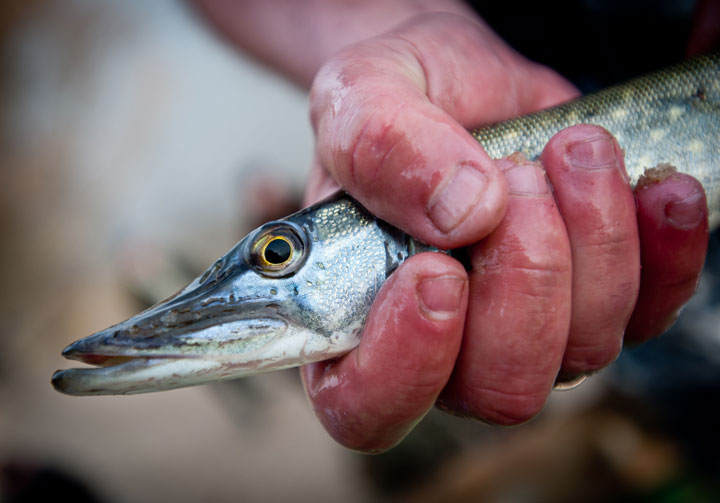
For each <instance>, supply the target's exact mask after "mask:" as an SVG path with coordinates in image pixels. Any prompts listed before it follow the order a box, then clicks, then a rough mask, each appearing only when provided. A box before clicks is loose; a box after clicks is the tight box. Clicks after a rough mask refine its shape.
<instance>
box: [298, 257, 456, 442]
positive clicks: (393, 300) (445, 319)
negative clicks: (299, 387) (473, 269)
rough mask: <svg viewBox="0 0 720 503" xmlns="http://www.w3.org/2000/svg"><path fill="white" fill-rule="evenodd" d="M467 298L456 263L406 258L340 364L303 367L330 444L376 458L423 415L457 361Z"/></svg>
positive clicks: (307, 386)
mask: <svg viewBox="0 0 720 503" xmlns="http://www.w3.org/2000/svg"><path fill="white" fill-rule="evenodd" d="M467 292H468V285H467V275H466V273H465V270H464V269H463V268H462V266H461V265H460V264H459V263H458V262H456V261H455V260H453V259H451V258H450V257H448V256H446V255H443V254H439V253H424V254H420V255H417V256H415V257H412V258H411V259H409V260H408V261H407V262H406V263H405V264H403V265H402V266H401V267H400V268H399V269H398V270H397V271H395V272H394V273H393V275H392V276H390V278H389V279H388V281H387V282H386V283H385V284H384V285H383V287H382V288H381V290H380V293H379V294H378V296H377V298H376V300H375V303H374V304H373V307H372V309H371V311H370V314H369V317H368V320H367V323H366V326H365V331H364V333H363V337H362V342H361V343H360V345H359V346H358V347H357V348H356V349H355V350H353V351H352V352H350V353H349V354H347V355H345V356H344V357H343V358H341V359H339V360H336V361H332V362H322V363H318V364H313V365H308V366H306V367H303V369H302V374H303V380H304V383H305V387H306V390H307V393H308V396H309V398H310V400H311V401H312V404H313V407H314V409H315V413H316V414H317V416H318V418H319V419H320V421H321V422H322V424H323V425H324V426H325V428H326V429H327V430H328V432H329V433H330V434H331V435H332V436H333V438H335V440H337V441H338V442H339V443H340V444H342V445H344V446H346V447H349V448H351V449H356V450H359V451H365V452H380V451H383V450H386V449H389V448H390V447H392V446H394V445H395V444H397V443H398V442H399V441H400V440H401V439H402V438H403V437H404V436H405V435H407V433H408V432H409V431H410V430H411V429H412V427H413V426H414V425H415V424H416V423H417V422H418V421H419V420H420V418H422V416H424V415H425V413H426V412H427V411H428V410H429V409H430V408H431V407H432V406H433V404H434V402H435V399H436V398H437V396H438V394H439V393H440V390H442V388H443V386H445V384H446V383H447V380H448V378H449V376H450V372H451V370H452V367H453V364H454V362H455V359H456V357H457V353H458V350H459V347H460V340H461V336H462V330H463V323H464V319H465V312H466V307H467V295H468V293H467Z"/></svg>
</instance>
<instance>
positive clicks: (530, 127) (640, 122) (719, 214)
mask: <svg viewBox="0 0 720 503" xmlns="http://www.w3.org/2000/svg"><path fill="white" fill-rule="evenodd" d="M580 123H586V124H596V125H599V126H602V127H604V128H606V129H607V130H608V131H610V132H611V133H612V134H613V135H615V137H616V138H617V140H618V142H619V143H620V146H621V147H622V148H623V149H624V151H625V165H626V167H627V170H628V173H629V175H630V178H631V180H632V182H633V183H635V182H637V179H638V177H639V176H640V175H641V174H642V173H643V171H644V170H645V169H646V168H651V167H655V166H657V165H658V164H660V163H669V164H672V165H673V166H675V167H676V168H677V169H678V170H679V171H682V172H685V173H689V174H691V175H693V176H694V177H695V178H697V179H698V180H700V182H701V183H702V184H703V186H704V187H705V191H706V193H707V198H708V207H709V209H710V222H711V225H713V227H714V226H716V225H717V224H718V223H720V166H719V165H718V154H720V53H711V54H707V55H704V56H700V57H697V58H694V59H691V60H688V61H685V62H683V63H680V64H678V65H675V66H672V67H669V68H666V69H664V70H661V71H658V72H655V73H652V74H649V75H646V76H643V77H639V78H636V79H634V80H631V81H629V82H627V83H625V84H620V85H617V86H614V87H610V88H607V89H605V90H603V91H600V92H598V93H595V94H591V95H588V96H585V97H583V98H580V99H578V100H575V101H572V102H569V103H566V104H563V105H560V106H557V107H554V108H551V109H547V110H543V111H541V112H537V113H534V114H530V115H526V116H523V117H519V118H517V119H513V120H510V121H506V122H502V123H499V124H496V125H491V126H487V127H483V128H480V129H477V130H475V131H473V136H475V138H476V139H477V140H478V141H479V142H480V143H481V144H482V145H483V147H484V148H485V150H487V152H488V153H489V154H490V156H492V157H502V156H506V155H509V154H511V153H513V152H522V153H523V154H525V155H526V156H527V157H528V158H529V159H535V158H537V157H538V156H539V155H540V154H541V152H542V149H543V147H544V146H545V144H546V143H547V141H548V140H549V139H550V137H551V136H552V135H553V134H555V133H556V132H557V131H559V130H560V129H562V128H565V127H568V126H571V125H573V124H580Z"/></svg>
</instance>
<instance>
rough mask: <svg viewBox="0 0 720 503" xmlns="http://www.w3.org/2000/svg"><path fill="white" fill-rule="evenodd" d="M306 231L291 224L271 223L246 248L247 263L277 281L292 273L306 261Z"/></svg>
mask: <svg viewBox="0 0 720 503" xmlns="http://www.w3.org/2000/svg"><path fill="white" fill-rule="evenodd" d="M307 252H308V241H307V238H306V235H305V232H304V231H303V230H302V229H301V228H300V227H298V226H297V225H295V224H292V223H290V222H270V223H269V224H265V225H263V226H262V227H260V228H259V229H258V230H257V231H255V234H254V235H253V237H252V239H251V240H250V242H249V245H248V248H247V249H246V260H247V262H248V263H249V264H250V265H251V266H252V267H253V268H254V269H255V270H256V271H257V272H259V273H260V274H262V275H263V276H269V277H271V278H280V277H284V276H289V275H291V274H293V273H294V272H295V271H297V269H298V268H299V267H300V266H301V265H302V264H303V262H304V261H305V257H306V256H307Z"/></svg>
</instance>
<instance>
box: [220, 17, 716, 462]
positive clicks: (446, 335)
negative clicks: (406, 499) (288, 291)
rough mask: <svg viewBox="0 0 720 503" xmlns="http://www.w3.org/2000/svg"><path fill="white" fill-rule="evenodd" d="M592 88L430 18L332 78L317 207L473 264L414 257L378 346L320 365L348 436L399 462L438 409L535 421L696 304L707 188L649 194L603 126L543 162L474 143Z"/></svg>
mask: <svg viewBox="0 0 720 503" xmlns="http://www.w3.org/2000/svg"><path fill="white" fill-rule="evenodd" d="M220 24H221V25H222V23H220ZM226 29H227V27H226ZM577 94H578V93H577V91H576V90H575V89H574V88H573V86H572V85H570V84H569V83H568V82H566V81H565V80H563V79H562V78H561V77H560V76H558V75H557V74H555V73H554V72H552V71H551V70H549V69H547V68H545V67H542V66H539V65H536V64H534V63H531V62H529V61H527V60H525V59H524V58H523V57H522V56H520V55H518V54H517V53H515V52H514V51H512V50H511V49H510V48H509V47H508V46H507V45H505V44H504V43H503V42H502V41H501V40H500V39H499V38H498V37H497V36H496V35H495V34H494V33H492V31H491V30H490V29H489V28H488V27H487V26H486V25H484V24H483V23H482V22H481V21H479V20H477V19H476V18H472V17H470V16H468V15H460V16H458V15H448V14H432V15H425V16H420V17H415V18H413V19H411V20H410V21H409V22H407V23H405V24H402V25H401V26H399V27H398V28H396V29H394V30H392V31H390V32H388V33H386V34H384V35H381V36H379V37H376V38H371V39H369V40H366V41H364V42H360V43H358V44H355V45H351V46H348V47H346V48H345V49H344V50H342V51H341V52H339V53H338V54H336V55H335V56H334V57H332V58H331V59H330V60H328V61H327V62H326V63H325V65H324V66H323V67H322V69H321V70H320V72H319V74H318V75H317V77H316V79H315V81H314V84H313V87H312V91H311V116H312V122H313V126H314V128H315V131H316V134H317V145H316V154H317V155H316V162H315V165H314V167H313V171H312V175H311V179H310V181H309V184H308V190H307V194H306V196H307V197H306V202H308V203H309V202H313V201H315V200H318V199H320V198H321V197H323V196H324V195H326V194H328V193H329V192H331V191H333V190H335V189H336V188H337V187H338V186H342V187H343V188H344V189H345V190H347V191H348V192H349V193H350V194H351V195H353V196H354V197H355V198H356V199H358V200H359V201H360V202H361V203H362V204H363V205H365V206H366V207H367V208H368V209H369V210H370V211H372V212H373V213H375V214H376V215H378V216H379V217H381V218H383V219H385V220H387V221H389V222H391V223H392V224H394V225H396V226H398V227H400V228H402V229H403V230H405V231H406V232H408V233H410V234H412V235H413V236H415V237H417V238H419V239H421V240H423V241H426V242H428V243H430V244H433V245H435V246H438V247H442V248H456V247H460V246H470V247H471V248H470V250H471V252H470V255H471V256H470V259H471V263H472V266H473V267H472V271H471V272H469V273H468V272H466V271H465V269H464V268H463V267H462V266H461V265H460V263H458V262H456V261H455V260H453V259H452V258H450V257H447V256H444V255H440V254H421V255H418V256H416V257H413V258H412V259H410V260H408V261H407V262H406V263H405V264H404V265H403V266H402V267H400V268H399V269H398V270H397V271H396V272H395V273H394V274H393V275H392V276H391V278H390V279H389V280H388V281H387V282H386V283H385V285H384V286H383V287H382V289H381V291H380V294H379V295H378V297H377V299H376V301H375V303H374V304H373V307H372V309H371V312H370V315H369V318H368V322H367V325H366V328H365V332H364V334H363V338H362V342H361V344H360V346H358V347H357V348H356V349H355V350H353V351H352V352H351V353H349V354H347V355H346V356H344V357H343V358H341V359H338V360H335V361H330V362H322V363H317V364H312V365H308V366H306V367H304V368H303V370H302V376H303V382H304V384H305V387H306V390H307V393H308V396H309V397H310V400H311V401H312V404H313V407H314V409H315V412H316V414H317V416H318V418H319V419H320V421H321V422H322V424H323V425H324V426H325V428H326V429H327V430H328V432H329V433H330V434H331V435H332V436H333V438H335V439H336V440H337V441H338V442H340V443H341V444H343V445H345V446H347V447H349V448H352V449H357V450H360V451H365V452H380V451H383V450H386V449H388V448H390V447H392V446H393V445H395V444H397V443H398V442H399V441H400V440H401V439H402V438H403V437H404V436H405V435H406V434H407V433H408V432H409V431H410V430H411V429H412V427H413V426H414V425H415V424H417V422H418V421H419V420H420V419H421V418H422V417H423V415H424V414H425V413H427V411H428V410H429V409H430V408H431V407H433V406H434V405H435V404H437V405H439V406H440V407H441V408H443V409H444V410H447V411H448V412H450V413H454V414H460V415H464V416H469V417H474V418H478V419H483V420H485V421H489V422H492V423H497V424H502V425H512V424H518V423H521V422H523V421H527V420H529V419H531V418H532V417H534V416H535V415H536V414H538V413H539V411H540V410H541V409H542V407H543V405H544V403H545V401H546V400H547V397H548V394H549V393H550V391H551V389H552V386H553V383H554V382H555V380H556V378H557V377H558V374H560V378H561V379H563V378H572V377H575V376H577V375H578V374H585V373H590V372H593V371H596V370H598V369H600V368H603V367H604V366H606V365H608V364H609V363H611V362H612V361H613V360H614V359H615V358H616V357H617V355H618V354H619V352H620V350H621V348H622V344H623V341H624V340H630V341H633V342H638V341H643V340H647V339H649V338H651V337H653V336H656V335H658V334H659V333H661V332H662V331H663V330H665V329H666V328H667V327H668V326H669V325H670V324H671V323H672V321H673V320H674V317H675V315H676V312H677V310H678V309H679V308H680V307H681V306H682V305H683V304H684V303H685V302H687V300H688V299H689V297H690V296H691V295H692V293H693V291H694V287H695V285H696V283H697V279H698V276H699V274H700V271H701V268H702V263H703V259H704V255H705V249H706V245H707V236H708V229H707V209H706V204H705V199H704V193H703V191H702V187H701V186H700V185H699V183H698V182H696V181H695V180H694V179H692V178H691V177H689V176H686V175H681V174H674V175H672V176H668V177H664V178H663V177H661V178H660V179H658V180H656V181H655V182H654V183H653V184H651V186H649V187H646V188H643V189H639V190H638V191H637V194H635V195H634V194H633V191H632V189H631V187H630V186H629V184H628V181H627V177H626V174H625V169H624V164H623V156H622V150H621V146H619V145H617V142H616V141H615V140H614V139H613V138H612V136H611V135H610V134H609V133H608V132H607V131H605V130H603V129H601V128H598V127H595V126H587V125H580V126H576V127H572V128H569V129H566V130H564V131H561V132H559V133H558V134H557V135H556V136H555V137H554V138H553V139H552V140H551V141H550V142H549V143H548V145H547V146H546V148H545V150H544V152H543V154H542V156H541V158H540V159H539V160H538V162H530V161H527V160H525V159H523V158H521V157H519V156H512V155H511V156H510V157H508V158H505V159H500V160H491V159H490V158H489V157H488V156H487V154H486V153H485V152H484V151H483V150H482V148H481V147H480V146H479V145H478V144H477V143H476V142H475V140H474V139H473V138H472V137H471V136H470V135H469V134H468V133H467V129H470V128H473V127H476V126H479V125H482V124H486V123H489V122H494V121H498V120H503V119H507V118H510V117H513V116H516V115H519V114H522V113H527V112H531V111H534V110H538V109H541V108H545V107H548V106H551V105H554V104H557V103H560V102H563V101H566V100H568V99H570V98H573V97H575V96H577ZM508 154H511V153H508ZM680 169H682V167H680ZM641 249H642V254H641ZM641 257H642V261H643V262H642V263H643V268H642V274H641V267H640V266H641ZM678 285H680V287H679V288H678V287H677V286H678ZM628 323H629V325H628ZM626 329H627V331H626Z"/></svg>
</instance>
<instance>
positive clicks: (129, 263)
mask: <svg viewBox="0 0 720 503" xmlns="http://www.w3.org/2000/svg"><path fill="white" fill-rule="evenodd" d="M494 3H496V2H489V4H494ZM489 16H490V14H489ZM307 115H308V110H307V97H306V95H305V93H304V92H302V91H300V90H298V89H296V88H294V87H292V86H291V85H290V84H287V83H286V82H285V81H283V80H282V79H280V78H279V77H277V76H275V75H274V74H272V73H271V72H269V71H268V70H266V69H264V68H262V67H260V66H258V65H257V64H256V63H254V62H253V61H250V60H248V59H246V58H245V57H243V56H242V55H241V54H238V53H237V52H236V51H234V50H232V49H231V48H229V47H227V46H226V45H225V44H224V43H223V42H221V41H220V40H219V39H218V37H217V36H216V35H215V34H214V33H212V31H211V30H210V29H209V28H208V26H207V25H205V24H204V22H203V20H202V19H200V18H199V17H198V16H197V15H196V14H195V13H194V12H193V11H192V10H191V9H190V8H189V7H188V6H187V5H186V4H184V3H181V2H172V1H157V2H143V1H141V0H126V1H120V0H115V1H106V2H97V1H89V0H87V1H59V0H32V1H25V2H19V1H17V2H13V1H11V2H4V3H3V4H2V7H0V278H1V279H2V281H1V283H0V285H1V286H0V501H9V502H10V501H35V500H37V499H39V498H41V497H49V496H54V497H58V496H60V495H66V496H68V497H73V498H74V499H75V500H77V501H100V502H120V501H158V500H162V501H208V502H212V501H238V500H242V501H288V500H292V501H348V502H354V501H378V500H380V501H563V500H564V501H576V500H579V499H580V500H584V501H603V500H606V499H608V498H612V499H616V500H618V499H620V500H622V499H633V500H644V501H700V500H712V499H716V500H717V499H718V498H720V490H719V489H718V488H719V486H720V478H719V476H718V474H719V473H720V471H719V466H718V465H719V463H718V457H717V454H716V453H717V452H718V447H720V445H718V444H720V440H719V439H718V427H719V426H720V423H718V421H717V419H716V418H717V415H716V414H715V412H716V409H717V405H716V404H718V403H720V402H719V401H718V399H720V370H719V369H720V347H719V346H720V333H719V330H718V327H719V326H720V279H719V278H720V257H718V253H717V249H718V247H717V242H718V239H717V236H716V235H715V236H713V237H712V241H713V242H714V243H715V245H714V251H713V252H712V253H711V256H710V258H709V262H708V266H707V267H706V270H707V272H706V275H705V276H704V278H703V281H702V283H701V285H700V289H699V293H698V295H697V296H696V297H695V299H694V300H693V303H692V304H691V305H690V306H689V307H688V308H687V309H686V312H685V315H684V316H683V318H682V319H681V321H680V322H679V323H678V324H677V325H676V327H675V329H674V330H673V333H671V334H668V335H666V336H664V337H663V338H661V339H660V340H658V341H656V342H654V343H652V344H648V345H645V346H643V347H641V348H638V349H635V350H631V351H628V352H626V354H624V356H623V357H622V358H621V359H620V361H619V362H617V363H616V364H615V365H614V366H613V367H611V368H610V369H609V370H608V371H605V372H603V373H601V374H600V375H597V376H594V377H593V378H592V379H590V380H588V382H586V383H585V384H584V385H582V386H581V387H579V388H577V389H575V390H573V391H569V392H563V393H554V394H553V396H552V398H551V400H550V403H549V404H548V406H547V408H546V410H545V411H544V412H543V414H542V415H541V416H540V417H539V418H538V419H536V420H535V421H533V422H531V423H530V424H528V425H525V426H522V427H518V428H512V429H500V428H493V427H489V426H486V425H483V424H480V423H476V422H472V421H466V420H461V419H457V418H453V417H450V416H447V415H443V414H440V413H437V412H435V411H433V412H431V413H430V414H429V415H428V417H427V418H426V419H425V420H424V421H423V422H422V423H421V424H420V426H419V427H418V428H417V429H416V431H415V432H413V433H412V434H411V435H410V436H409V437H408V438H407V439H406V440H405V441H404V442H403V443H402V444H401V445H400V446H399V447H397V448H396V449H394V450H392V451H391V452H389V453H387V454H384V455H380V456H363V455H360V454H356V453H353V452H350V451H347V450H345V449H343V448H341V447H340V446H338V445H337V444H335V443H334V442H333V441H332V440H330V438H329V437H328V436H327V435H326V434H325V433H324V431H323V430H322V428H321V426H320V425H319V424H318V423H317V422H316V421H315V419H314V416H313V413H312V410H311V408H310V406H309V405H308V404H307V403H306V399H305V397H304V394H303V392H302V389H301V386H300V383H299V379H298V377H297V372H296V371H286V372H276V373H272V374H267V375H262V376H257V377H253V378H247V379H243V380H239V381H235V382H230V383H224V384H220V385H214V386H205V387H199V388H191V389H184V390H176V391H171V392H166V393H158V394H150V395H140V396H133V397H93V398H73V397H67V396H63V395H60V394H59V393H56V392H55V391H53V390H52V388H51V386H50V382H49V380H50V375H51V374H52V372H53V371H54V370H55V369H57V368H62V367H66V366H67V363H68V362H66V361H65V360H63V359H62V358H61V357H60V351H61V350H62V348H63V347H64V346H65V345H67V344H68V343H70V342H72V341H73V340H75V339H77V338H79V337H83V336H86V335H89V334H90V333H92V332H94V331H96V330H99V329H102V328H105V327H106V326H109V325H111V324H113V323H115V322H117V321H120V320H121V319H125V318H126V317H128V316H130V315H132V314H134V313H136V312H137V311H139V310H141V309H142V308H144V307H145V306H147V305H148V304H150V303H153V302H154V301H156V300H158V299H160V298H163V297H165V296H167V295H168V294H170V293H172V292H174V291H175V290H177V289H178V288H179V287H181V286H183V285H184V284H185V283H186V282H187V281H188V280H189V279H190V278H191V277H193V276H194V275H195V274H197V273H199V272H200V271H201V270H203V269H204V268H205V267H207V266H208V265H209V264H211V263H212V262H213V260H214V259H215V258H217V257H218V256H220V255H221V254H223V253H224V252H225V251H226V250H227V249H229V248H230V247H231V246H232V245H233V244H234V243H235V242H236V241H237V240H238V239H239V238H241V237H242V236H243V235H244V234H245V233H246V232H247V231H248V230H250V229H251V228H253V227H255V226H256V225H257V224H259V223H261V222H264V221H266V220H268V219H271V218H275V217H277V216H281V215H284V214H287V213H289V212H291V211H293V209H294V208H296V207H297V206H298V204H299V198H300V194H301V190H302V186H303V181H304V179H305V176H306V173H307V168H308V166H309V164H310V159H311V154H312V152H311V150H312V132H311V130H310V127H309V124H308V120H307Z"/></svg>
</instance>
